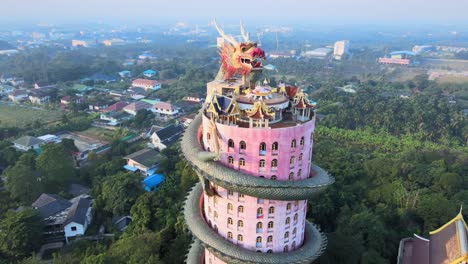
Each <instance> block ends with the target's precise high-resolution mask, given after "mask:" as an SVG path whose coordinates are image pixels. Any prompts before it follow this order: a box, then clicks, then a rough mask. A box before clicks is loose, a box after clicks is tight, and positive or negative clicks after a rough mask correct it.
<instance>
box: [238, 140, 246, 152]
mask: <svg viewBox="0 0 468 264" xmlns="http://www.w3.org/2000/svg"><path fill="white" fill-rule="evenodd" d="M246 148H247V145H246V144H245V141H241V142H239V150H240V151H244V150H245V149H246Z"/></svg>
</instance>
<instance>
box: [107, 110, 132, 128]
mask: <svg viewBox="0 0 468 264" xmlns="http://www.w3.org/2000/svg"><path fill="white" fill-rule="evenodd" d="M131 118H132V116H131V115H129V114H128V113H125V112H105V113H101V118H100V119H101V120H105V121H109V123H107V125H109V126H117V125H119V124H121V123H122V122H124V121H126V120H129V119H131Z"/></svg>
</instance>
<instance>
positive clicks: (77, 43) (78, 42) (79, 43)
mask: <svg viewBox="0 0 468 264" xmlns="http://www.w3.org/2000/svg"><path fill="white" fill-rule="evenodd" d="M71 45H72V47H83V48H88V47H89V46H91V45H90V44H89V42H88V41H86V40H78V39H73V40H72V43H71Z"/></svg>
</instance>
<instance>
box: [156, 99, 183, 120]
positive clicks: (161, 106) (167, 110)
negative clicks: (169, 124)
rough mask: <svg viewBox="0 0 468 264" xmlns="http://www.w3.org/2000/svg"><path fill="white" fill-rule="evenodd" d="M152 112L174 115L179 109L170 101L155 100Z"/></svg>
mask: <svg viewBox="0 0 468 264" xmlns="http://www.w3.org/2000/svg"><path fill="white" fill-rule="evenodd" d="M152 111H153V112H155V113H158V114H160V115H163V116H170V117H173V116H176V115H177V114H178V113H179V109H178V108H176V107H175V106H174V105H172V104H171V103H166V102H157V103H155V104H154V105H153V109H152Z"/></svg>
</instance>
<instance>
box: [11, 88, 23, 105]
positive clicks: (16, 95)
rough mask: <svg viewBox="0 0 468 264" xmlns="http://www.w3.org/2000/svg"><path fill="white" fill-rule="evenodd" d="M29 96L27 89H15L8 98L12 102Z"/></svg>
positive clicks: (20, 100)
mask: <svg viewBox="0 0 468 264" xmlns="http://www.w3.org/2000/svg"><path fill="white" fill-rule="evenodd" d="M26 98H28V92H27V91H26V90H20V89H15V90H13V91H11V92H10V94H8V99H10V100H11V101H12V102H15V103H18V102H22V101H24V100H26Z"/></svg>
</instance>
